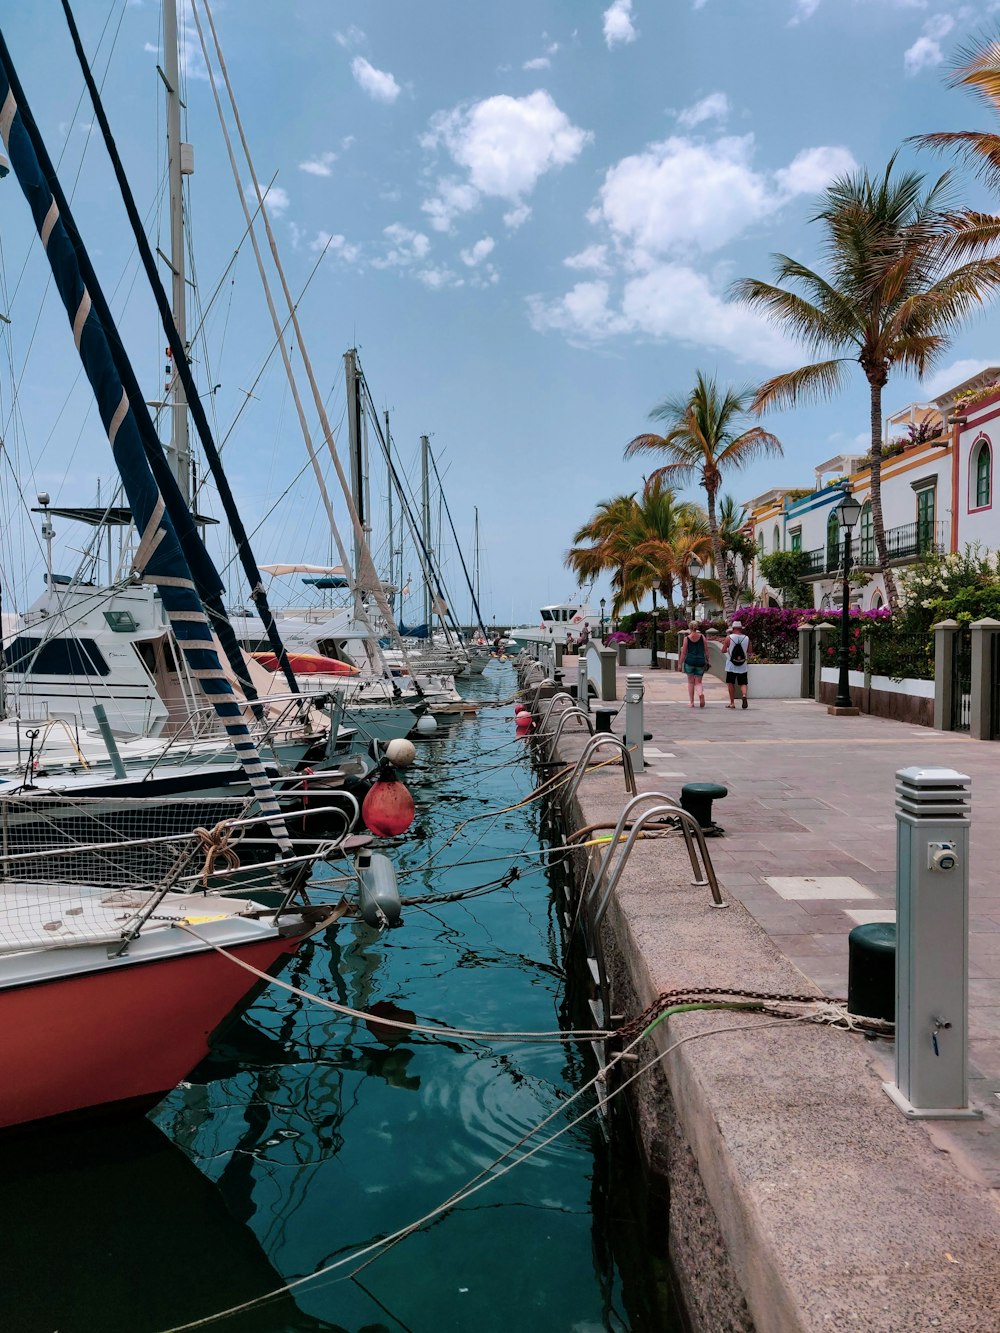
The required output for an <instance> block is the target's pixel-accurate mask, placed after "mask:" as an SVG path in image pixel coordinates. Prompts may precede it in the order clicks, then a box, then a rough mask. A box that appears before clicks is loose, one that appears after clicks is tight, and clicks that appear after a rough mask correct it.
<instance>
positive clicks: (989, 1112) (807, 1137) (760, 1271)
mask: <svg viewBox="0 0 1000 1333" xmlns="http://www.w3.org/2000/svg"><path fill="white" fill-rule="evenodd" d="M625 674H626V673H625V672H624V671H620V672H619V691H618V693H619V698H621V696H622V692H623V687H624V676H625ZM643 676H644V683H645V691H646V693H645V725H646V730H647V732H652V734H653V739H652V740H651V741H649V742H647V744H646V762H647V768H646V771H645V773H644V774H642V775H641V776H639V778H638V783H639V790H640V791H663V792H666V793H670V794H673V795H676V794H678V793H679V790H680V787H681V786H682V785H683V783H684V782H689V781H718V782H721V783H723V784H724V785H726V786H727V787H728V788H729V796H728V797H727V798H726V800H724V801H722V802H720V803H718V804H717V806H716V809H715V815H716V818H717V819H718V821H719V823H720V824H722V825H723V826H724V828H725V830H726V836H725V837H724V838H719V839H713V840H711V841H710V843H709V850H710V852H711V855H712V860H713V864H714V865H715V868H716V872H717V874H718V876H719V880H720V883H721V885H722V889H723V894H724V896H725V898H726V900H727V902H728V903H729V906H728V907H727V908H726V909H725V910H718V909H716V908H713V907H712V906H711V900H710V897H709V893H708V890H707V889H706V888H704V887H701V888H698V887H694V886H692V884H691V870H690V866H689V864H688V861H687V857H686V854H685V851H684V845H683V842H682V840H681V839H680V837H679V836H678V837H677V838H676V839H673V838H671V839H668V840H655V841H652V840H651V841H640V842H638V843H637V844H636V846H635V848H634V850H633V852H632V855H631V858H630V860H629V863H628V866H627V869H626V870H625V873H624V875H623V876H622V879H621V881H620V883H619V886H618V890H617V893H616V895H615V901H614V902H613V903H612V905H611V908H610V909H609V912H608V915H607V917H606V919H605V924H604V928H603V931H602V947H603V950H604V954H605V962H606V967H607V970H608V972H609V975H610V977H611V984H612V987H613V991H614V1006H613V1007H614V1009H615V1010H616V1011H619V1012H624V1013H626V1014H628V1015H632V1014H635V1013H637V1012H639V1011H640V1010H641V1009H642V1008H644V1007H645V1006H646V1005H647V1004H649V1003H650V1002H651V1001H652V1000H653V999H655V998H656V997H657V996H658V995H659V994H660V993H661V992H663V991H668V990H675V989H680V988H684V987H702V986H724V987H732V988H735V989H738V990H743V989H746V990H755V991H757V990H761V991H777V992H784V993H806V992H809V993H813V992H814V993H816V994H817V995H822V994H824V993H825V994H827V995H834V996H835V995H846V992H847V935H848V933H849V931H850V930H851V928H852V927H853V926H854V925H855V924H858V922H859V921H868V920H873V919H874V920H884V919H890V918H891V915H892V911H893V908H894V905H895V904H894V893H895V865H894V862H895V821H894V790H893V779H894V774H895V772H896V770H897V769H899V768H902V767H905V766H907V765H911V764H932V765H935V766H948V767H953V768H957V769H959V770H960V771H962V772H964V773H967V774H969V775H970V776H971V777H972V779H973V787H972V791H973V823H972V838H971V857H970V864H971V870H970V882H971V906H970V934H971V941H970V1064H971V1068H970V1075H971V1079H970V1089H971V1099H972V1101H973V1103H974V1104H975V1105H977V1106H978V1107H980V1108H981V1109H982V1110H983V1113H984V1118H983V1119H982V1120H981V1121H966V1122H944V1121H930V1122H928V1121H924V1122H911V1121H908V1120H906V1119H905V1118H904V1117H903V1115H902V1114H901V1113H900V1112H899V1111H898V1110H897V1109H896V1107H895V1106H894V1105H893V1104H892V1103H891V1102H890V1100H889V1099H888V1097H887V1096H886V1095H885V1093H884V1091H883V1090H882V1086H881V1085H882V1082H883V1081H884V1080H886V1079H891V1078H892V1076H893V1052H892V1046H891V1044H890V1043H888V1042H885V1041H881V1040H872V1039H869V1038H865V1037H863V1036H861V1035H859V1034H857V1033H847V1032H843V1031H837V1030H834V1029H832V1028H829V1027H820V1026H816V1025H811V1024H805V1023H787V1022H786V1023H783V1024H781V1025H778V1026H776V1025H775V1020H773V1019H769V1018H768V1017H766V1016H764V1015H745V1016H744V1015H738V1014H734V1013H723V1012H704V1013H691V1014H682V1015H676V1016H674V1017H672V1018H670V1019H669V1020H668V1021H667V1022H665V1023H663V1024H661V1025H660V1026H659V1027H658V1028H657V1029H656V1030H655V1032H654V1033H653V1034H652V1035H651V1037H650V1038H649V1039H648V1041H647V1042H646V1043H644V1046H643V1047H642V1048H640V1052H641V1053H642V1054H643V1055H644V1056H648V1054H651V1053H652V1051H653V1049H654V1048H653V1043H655V1044H656V1047H657V1048H658V1049H659V1051H660V1052H665V1051H667V1050H668V1048H670V1047H673V1049H672V1050H670V1052H669V1054H667V1055H666V1056H665V1058H664V1059H663V1061H662V1062H661V1064H660V1066H659V1068H660V1069H661V1070H662V1076H659V1077H658V1076H654V1075H646V1076H645V1077H644V1078H643V1079H642V1080H640V1081H639V1082H638V1083H637V1084H636V1085H635V1086H636V1088H638V1089H639V1090H640V1091H639V1093H638V1095H637V1098H636V1109H637V1118H638V1124H639V1127H640V1132H641V1137H642V1140H643V1145H644V1149H645V1152H646V1155H647V1160H648V1161H649V1162H650V1165H651V1168H652V1169H653V1170H654V1171H656V1172H657V1173H662V1175H663V1176H664V1177H665V1178H666V1181H667V1185H668V1188H669V1191H670V1210H669V1215H670V1222H669V1233H670V1234H669V1237H668V1238H665V1243H666V1244H668V1245H669V1251H670V1257H671V1262H672V1265H673V1268H674V1271H675V1273H676V1275H677V1278H678V1281H679V1284H680V1287H681V1291H682V1295H683V1298H684V1301H685V1304H686V1307H687V1310H688V1314H689V1316H690V1319H691V1322H692V1325H693V1328H694V1330H695V1333H721V1330H727V1333H728V1331H729V1330H732V1331H733V1333H754V1331H756V1333H778V1331H779V1330H780V1333H800V1331H801V1333H805V1331H806V1330H808V1331H809V1333H819V1330H824V1333H825V1331H827V1330H858V1331H860V1330H871V1333H915V1331H916V1330H924V1329H937V1330H946V1331H947V1333H973V1331H975V1333H979V1331H980V1330H982V1331H983V1333H987V1331H994V1333H997V1331H1000V1096H998V1094H1000V876H998V874H997V867H998V865H1000V819H998V818H997V815H996V813H995V812H996V810H997V802H998V798H1000V747H996V746H994V745H991V744H989V743H981V742H974V741H969V740H968V739H966V738H963V737H960V736H954V735H947V734H944V733H939V732H934V731H930V730H928V729H925V728H922V727H916V726H910V725H907V724H904V723H898V722H890V721H885V720H882V719H876V718H868V717H858V718H834V717H830V716H829V715H828V714H827V712H826V710H825V708H823V707H822V706H821V705H818V704H815V703H813V702H811V701H802V702H800V701H798V700H787V701H784V700H766V701H760V702H757V701H755V700H753V698H751V700H750V707H749V709H748V710H746V711H742V710H739V709H737V711H730V710H728V709H726V708H725V702H726V692H725V688H724V686H722V685H720V684H719V683H718V682H716V681H714V680H712V679H710V678H706V690H705V692H706V699H707V707H705V708H704V709H695V710H691V709H689V708H688V706H687V698H686V687H685V682H684V680H683V678H682V677H680V676H677V675H675V674H673V673H671V672H667V671H660V672H653V671H648V670H647V671H644V672H643ZM752 679H753V677H752V673H751V688H752ZM623 723H624V714H622V715H621V716H620V717H619V719H618V721H617V722H616V723H615V730H616V731H617V732H618V733H619V734H620V733H621V730H622V727H623ZM581 737H582V733H581V732H578V731H575V730H572V729H570V730H567V731H566V732H564V735H563V738H562V740H561V742H560V747H559V748H560V756H561V757H562V758H563V759H565V760H567V761H571V760H573V759H574V758H575V757H576V755H577V754H579V752H580V749H581V747H582V740H581ZM600 757H601V756H600V754H599V755H598V759H600ZM625 799H626V795H625V790H624V784H623V781H622V772H621V769H620V768H617V767H607V768H603V769H601V770H599V771H598V772H596V773H593V774H590V775H588V776H587V777H586V778H585V779H584V780H583V782H582V784H581V786H580V788H579V791H578V794H577V798H576V808H575V809H573V810H571V811H569V812H567V813H566V814H565V815H564V822H565V823H566V824H567V826H568V827H579V826H581V825H584V824H590V823H595V822H599V821H606V820H614V819H615V818H617V816H618V814H619V813H620V811H621V808H622V805H623V804H624V802H625ZM584 855H585V854H584V853H580V854H578V871H579V872H581V873H585V870H586V867H585V866H583V865H582V864H579V863H582V862H583V860H584ZM590 856H591V858H594V857H595V856H596V853H594V852H591V853H590ZM591 864H593V859H592V862H591ZM681 1039H684V1040H683V1044H681V1045H674V1043H677V1042H678V1041H680V1040H681ZM646 1048H648V1051H647V1050H646Z"/></svg>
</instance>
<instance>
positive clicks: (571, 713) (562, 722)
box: [537, 704, 594, 755]
mask: <svg viewBox="0 0 1000 1333" xmlns="http://www.w3.org/2000/svg"><path fill="white" fill-rule="evenodd" d="M573 720H576V721H577V722H580V723H582V724H583V727H584V728H585V730H586V731H587V733H588V734H589V735H591V736H593V734H594V723H593V720H592V719H591V718H590V717H589V716H588V714H586V713H585V712H584V711H583V709H582V708H577V707H576V705H575V704H574V705H573V706H572V707H571V708H564V709H563V711H562V712H561V713H560V714H559V717H558V719H557V721H556V725H555V730H554V731H553V732H552V733H551V734H550V733H549V732H546V731H539V732H538V733H537V735H538V739H539V740H540V741H544V742H546V743H547V745H548V752H549V754H550V755H553V754H555V752H556V746H557V745H558V744H559V741H560V738H561V737H562V734H563V732H564V731H565V729H566V723H567V722H571V721H573Z"/></svg>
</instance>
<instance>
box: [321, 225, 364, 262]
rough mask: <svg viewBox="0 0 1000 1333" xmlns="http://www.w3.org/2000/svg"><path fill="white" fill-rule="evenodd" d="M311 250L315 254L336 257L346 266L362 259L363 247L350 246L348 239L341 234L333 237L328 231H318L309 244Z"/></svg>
mask: <svg viewBox="0 0 1000 1333" xmlns="http://www.w3.org/2000/svg"><path fill="white" fill-rule="evenodd" d="M309 249H310V250H312V252H313V253H314V254H327V255H334V256H335V257H336V258H337V259H342V260H343V261H344V263H345V264H355V263H357V261H358V260H359V259H360V258H361V246H360V245H352V244H350V243H349V242H348V240H347V237H346V236H342V235H341V234H340V233H339V232H338V233H336V234H335V235H333V234H331V233H330V232H328V231H318V232H317V233H316V235H315V236H314V237H313V238H312V240H311V241H310V242H309Z"/></svg>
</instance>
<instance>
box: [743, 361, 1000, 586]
mask: <svg viewBox="0 0 1000 1333" xmlns="http://www.w3.org/2000/svg"><path fill="white" fill-rule="evenodd" d="M903 432H905V433H903ZM913 437H915V439H914V438H913ZM884 442H885V447H886V449H887V450H891V451H893V452H891V454H890V456H889V457H887V458H884V459H883V463H882V515H883V522H884V524H885V530H886V545H887V547H888V554H889V560H890V564H891V565H892V566H893V567H896V568H902V567H905V566H906V565H908V564H911V563H912V562H913V561H914V560H915V559H916V558H917V557H918V556H920V555H922V554H925V553H927V552H931V551H939V552H946V551H960V550H962V549H964V547H966V546H967V545H970V544H976V543H979V544H980V545H981V546H982V547H983V548H985V549H989V550H993V549H996V548H997V547H998V546H1000V525H998V523H997V522H996V519H995V518H994V516H993V512H992V509H993V487H994V475H993V458H994V445H995V444H996V443H1000V367H990V368H989V369H987V370H984V371H981V372H980V373H979V374H978V375H975V376H973V377H972V378H971V379H968V380H965V381H964V382H963V383H962V384H959V385H956V386H955V387H954V388H953V389H950V390H949V391H948V392H947V393H946V394H943V395H941V397H939V398H937V399H935V400H934V402H933V403H913V404H911V405H910V406H908V407H906V408H904V409H903V411H901V412H899V413H897V414H896V415H894V416H891V417H889V418H888V421H887V422H886V429H885V435H884ZM845 491H850V492H851V493H852V494H853V495H855V496H856V498H857V499H858V500H859V501H860V503H861V505H862V510H861V518H860V520H859V522H858V523H857V524H856V525H855V528H854V531H853V533H852V552H851V554H852V562H851V563H852V566H853V568H854V569H856V570H862V571H867V572H868V574H869V578H868V580H867V582H866V583H865V584H864V586H863V587H860V588H856V589H855V590H854V592H853V594H852V601H853V602H854V603H855V604H856V605H859V606H861V607H862V608H863V609H864V610H868V609H870V608H873V607H879V606H882V605H884V603H885V601H886V594H885V587H884V581H883V578H882V576H881V574H879V573H877V572H876V568H875V567H876V553H875V535H874V530H873V525H872V516H871V470H870V467H869V465H868V463H867V459H866V457H865V456H860V455H855V454H841V455H838V456H837V457H835V458H831V459H828V460H826V461H825V462H823V463H821V464H820V465H819V466H818V467H817V468H816V469H815V480H814V484H813V487H812V488H811V489H809V490H806V489H799V490H791V489H780V488H779V489H775V490H771V491H766V492H765V493H764V494H763V495H759V496H757V497H755V498H754V499H753V500H750V501H749V502H748V503H747V506H746V507H747V510H748V512H749V513H750V515H751V523H752V527H753V537H754V541H755V542H756V544H757V548H758V550H759V552H760V553H761V554H762V555H764V554H768V553H770V552H773V551H803V552H805V553H806V555H807V556H808V562H807V565H806V573H805V575H804V578H805V581H806V582H807V583H808V584H810V585H811V587H812V605H813V606H815V607H819V608H831V607H834V606H839V604H840V595H841V594H840V589H841V586H842V579H843V545H842V538H841V533H840V525H839V523H838V521H837V518H836V515H835V513H834V511H835V509H836V506H837V504H838V503H839V502H840V499H841V497H842V495H843V493H844V492H845ZM754 590H755V593H756V595H757V598H758V600H759V601H761V602H763V603H765V604H767V603H770V604H772V605H778V601H779V599H778V596H777V593H776V591H775V590H774V589H773V588H770V587H769V586H768V585H767V582H766V580H765V579H764V577H763V574H762V572H761V571H760V569H759V565H758V566H755V569H754Z"/></svg>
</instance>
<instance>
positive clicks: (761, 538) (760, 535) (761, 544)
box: [757, 532, 764, 555]
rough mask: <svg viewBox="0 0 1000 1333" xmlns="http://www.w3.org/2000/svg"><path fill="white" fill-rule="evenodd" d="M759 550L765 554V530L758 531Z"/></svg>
mask: <svg viewBox="0 0 1000 1333" xmlns="http://www.w3.org/2000/svg"><path fill="white" fill-rule="evenodd" d="M757 550H758V551H759V552H760V553H761V555H763V554H764V534H763V532H758V533H757Z"/></svg>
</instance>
